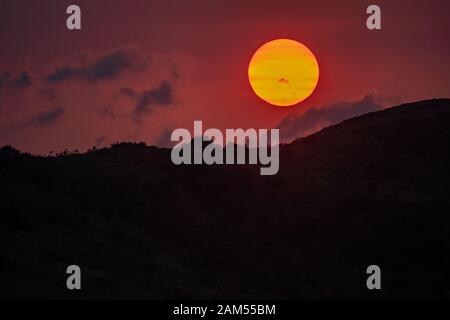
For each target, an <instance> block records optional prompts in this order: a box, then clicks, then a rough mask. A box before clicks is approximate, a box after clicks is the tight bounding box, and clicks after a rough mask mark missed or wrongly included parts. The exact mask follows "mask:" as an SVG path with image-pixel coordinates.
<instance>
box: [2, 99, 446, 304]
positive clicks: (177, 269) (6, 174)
mask: <svg viewBox="0 0 450 320" xmlns="http://www.w3.org/2000/svg"><path fill="white" fill-rule="evenodd" d="M449 123H450V100H449V99H439V100H427V101H421V102H416V103H412V104H407V105H402V106H399V107H395V108H391V109H388V110H384V111H380V112H375V113H371V114H367V115H363V116H360V117H357V118H354V119H351V120H348V121H345V122H343V123H341V124H339V125H336V126H333V127H329V128H327V129H324V130H322V131H321V132H319V133H317V134H315V135H312V136H309V137H307V138H303V139H300V140H297V141H295V142H293V143H291V144H289V145H284V146H282V148H281V150H280V171H279V173H278V175H276V176H260V175H259V168H258V166H210V167H208V166H175V165H173V164H172V163H171V162H170V151H169V150H165V149H158V148H154V147H146V146H145V145H142V144H126V143H124V144H119V145H116V146H113V147H111V148H108V149H102V150H97V151H95V152H89V153H88V154H84V155H65V156H59V157H48V158H43V157H33V156H30V155H27V154H21V153H19V152H17V151H15V150H14V149H12V148H3V149H1V150H0V182H1V187H0V191H1V192H0V218H1V221H2V223H1V225H0V236H1V244H0V246H1V252H2V264H1V267H0V268H1V273H0V281H1V283H2V286H1V289H0V290H1V291H0V297H2V298H14V297H19V298H23V297H25V298H32V297H40V298H55V297H56V298H156V299H164V298H443V297H447V298H449V297H450V280H448V275H447V273H448V270H450V257H449V255H448V252H450V215H449V209H450V200H449V197H448V190H450V188H449V187H450V182H449V181H450V179H449V178H450V172H449V171H450V170H449V169H450V166H449V160H450V157H449V149H448V148H449V145H450V126H449ZM70 264H77V265H80V267H81V268H82V275H83V280H82V281H83V283H82V287H83V290H81V291H79V292H69V291H68V290H67V289H65V279H66V274H65V270H66V267H67V266H68V265H70ZM371 264H377V265H379V266H380V267H381V270H382V288H383V289H382V290H381V291H378V292H369V291H368V290H367V289H366V286H365V281H366V277H367V275H366V274H365V270H366V268H367V266H368V265H371Z"/></svg>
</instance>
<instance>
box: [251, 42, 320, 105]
mask: <svg viewBox="0 0 450 320" xmlns="http://www.w3.org/2000/svg"><path fill="white" fill-rule="evenodd" d="M248 78H249V81H250V85H251V87H252V89H253V91H254V92H255V93H256V95H257V96H258V97H260V98H261V99H263V100H264V101H266V102H268V103H270V104H272V105H275V106H282V107H286V106H292V105H295V104H298V103H299V102H301V101H303V100H305V99H306V98H307V97H309V96H310V95H311V94H312V93H313V91H314V89H315V88H316V86H317V82H318V81H319V65H318V63H317V60H316V58H315V56H314V54H313V53H312V52H311V50H309V49H308V48H307V47H306V46H305V45H303V44H302V43H300V42H297V41H294V40H289V39H277V40H273V41H270V42H267V43H266V44H264V45H263V46H262V47H260V48H259V49H258V50H257V51H256V52H255V54H254V55H253V57H252V59H251V61H250V64H249V66H248Z"/></svg>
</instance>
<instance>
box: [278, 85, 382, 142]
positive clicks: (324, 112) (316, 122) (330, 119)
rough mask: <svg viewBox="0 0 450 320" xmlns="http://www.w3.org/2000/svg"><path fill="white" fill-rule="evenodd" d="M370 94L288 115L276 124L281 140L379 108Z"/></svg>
mask: <svg viewBox="0 0 450 320" xmlns="http://www.w3.org/2000/svg"><path fill="white" fill-rule="evenodd" d="M380 109H381V107H380V106H379V105H378V104H377V103H376V102H375V101H374V98H373V96H372V95H370V94H369V95H366V96H365V97H364V98H362V99H361V100H359V101H355V102H339V103H335V104H332V105H330V106H326V107H323V108H311V109H309V110H308V111H306V112H305V113H304V114H302V115H301V116H288V117H286V118H284V119H283V120H282V121H281V122H280V123H279V125H278V128H279V129H280V135H281V139H282V141H291V140H293V139H295V138H298V137H304V136H306V135H309V134H312V133H314V132H317V131H319V130H321V129H323V128H324V127H326V126H330V125H333V124H336V123H339V122H341V121H344V120H346V119H349V118H352V117H356V116H359V115H362V114H364V113H368V112H372V111H377V110H380Z"/></svg>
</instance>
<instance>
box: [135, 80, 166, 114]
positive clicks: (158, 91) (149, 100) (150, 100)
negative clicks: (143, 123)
mask: <svg viewBox="0 0 450 320" xmlns="http://www.w3.org/2000/svg"><path fill="white" fill-rule="evenodd" d="M172 104H174V97H173V87H172V85H171V83H170V82H169V81H167V80H163V81H161V83H160V84H159V86H158V87H156V88H153V89H150V90H146V91H144V92H143V93H142V94H141V96H140V97H139V100H138V102H137V105H136V108H135V109H134V115H135V117H136V119H137V120H139V118H140V116H142V115H144V114H148V113H150V112H151V111H152V109H153V107H155V106H169V105H172Z"/></svg>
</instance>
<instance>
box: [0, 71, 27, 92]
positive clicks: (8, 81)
mask: <svg viewBox="0 0 450 320" xmlns="http://www.w3.org/2000/svg"><path fill="white" fill-rule="evenodd" d="M7 85H10V86H12V87H14V88H18V89H25V88H28V87H29V86H31V85H32V80H31V76H30V74H29V73H28V72H27V71H23V72H22V73H20V75H19V76H17V77H16V78H14V77H13V76H12V75H11V73H10V72H7V71H5V72H2V75H1V76H0V90H1V89H2V88H4V87H6V86H7Z"/></svg>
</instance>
